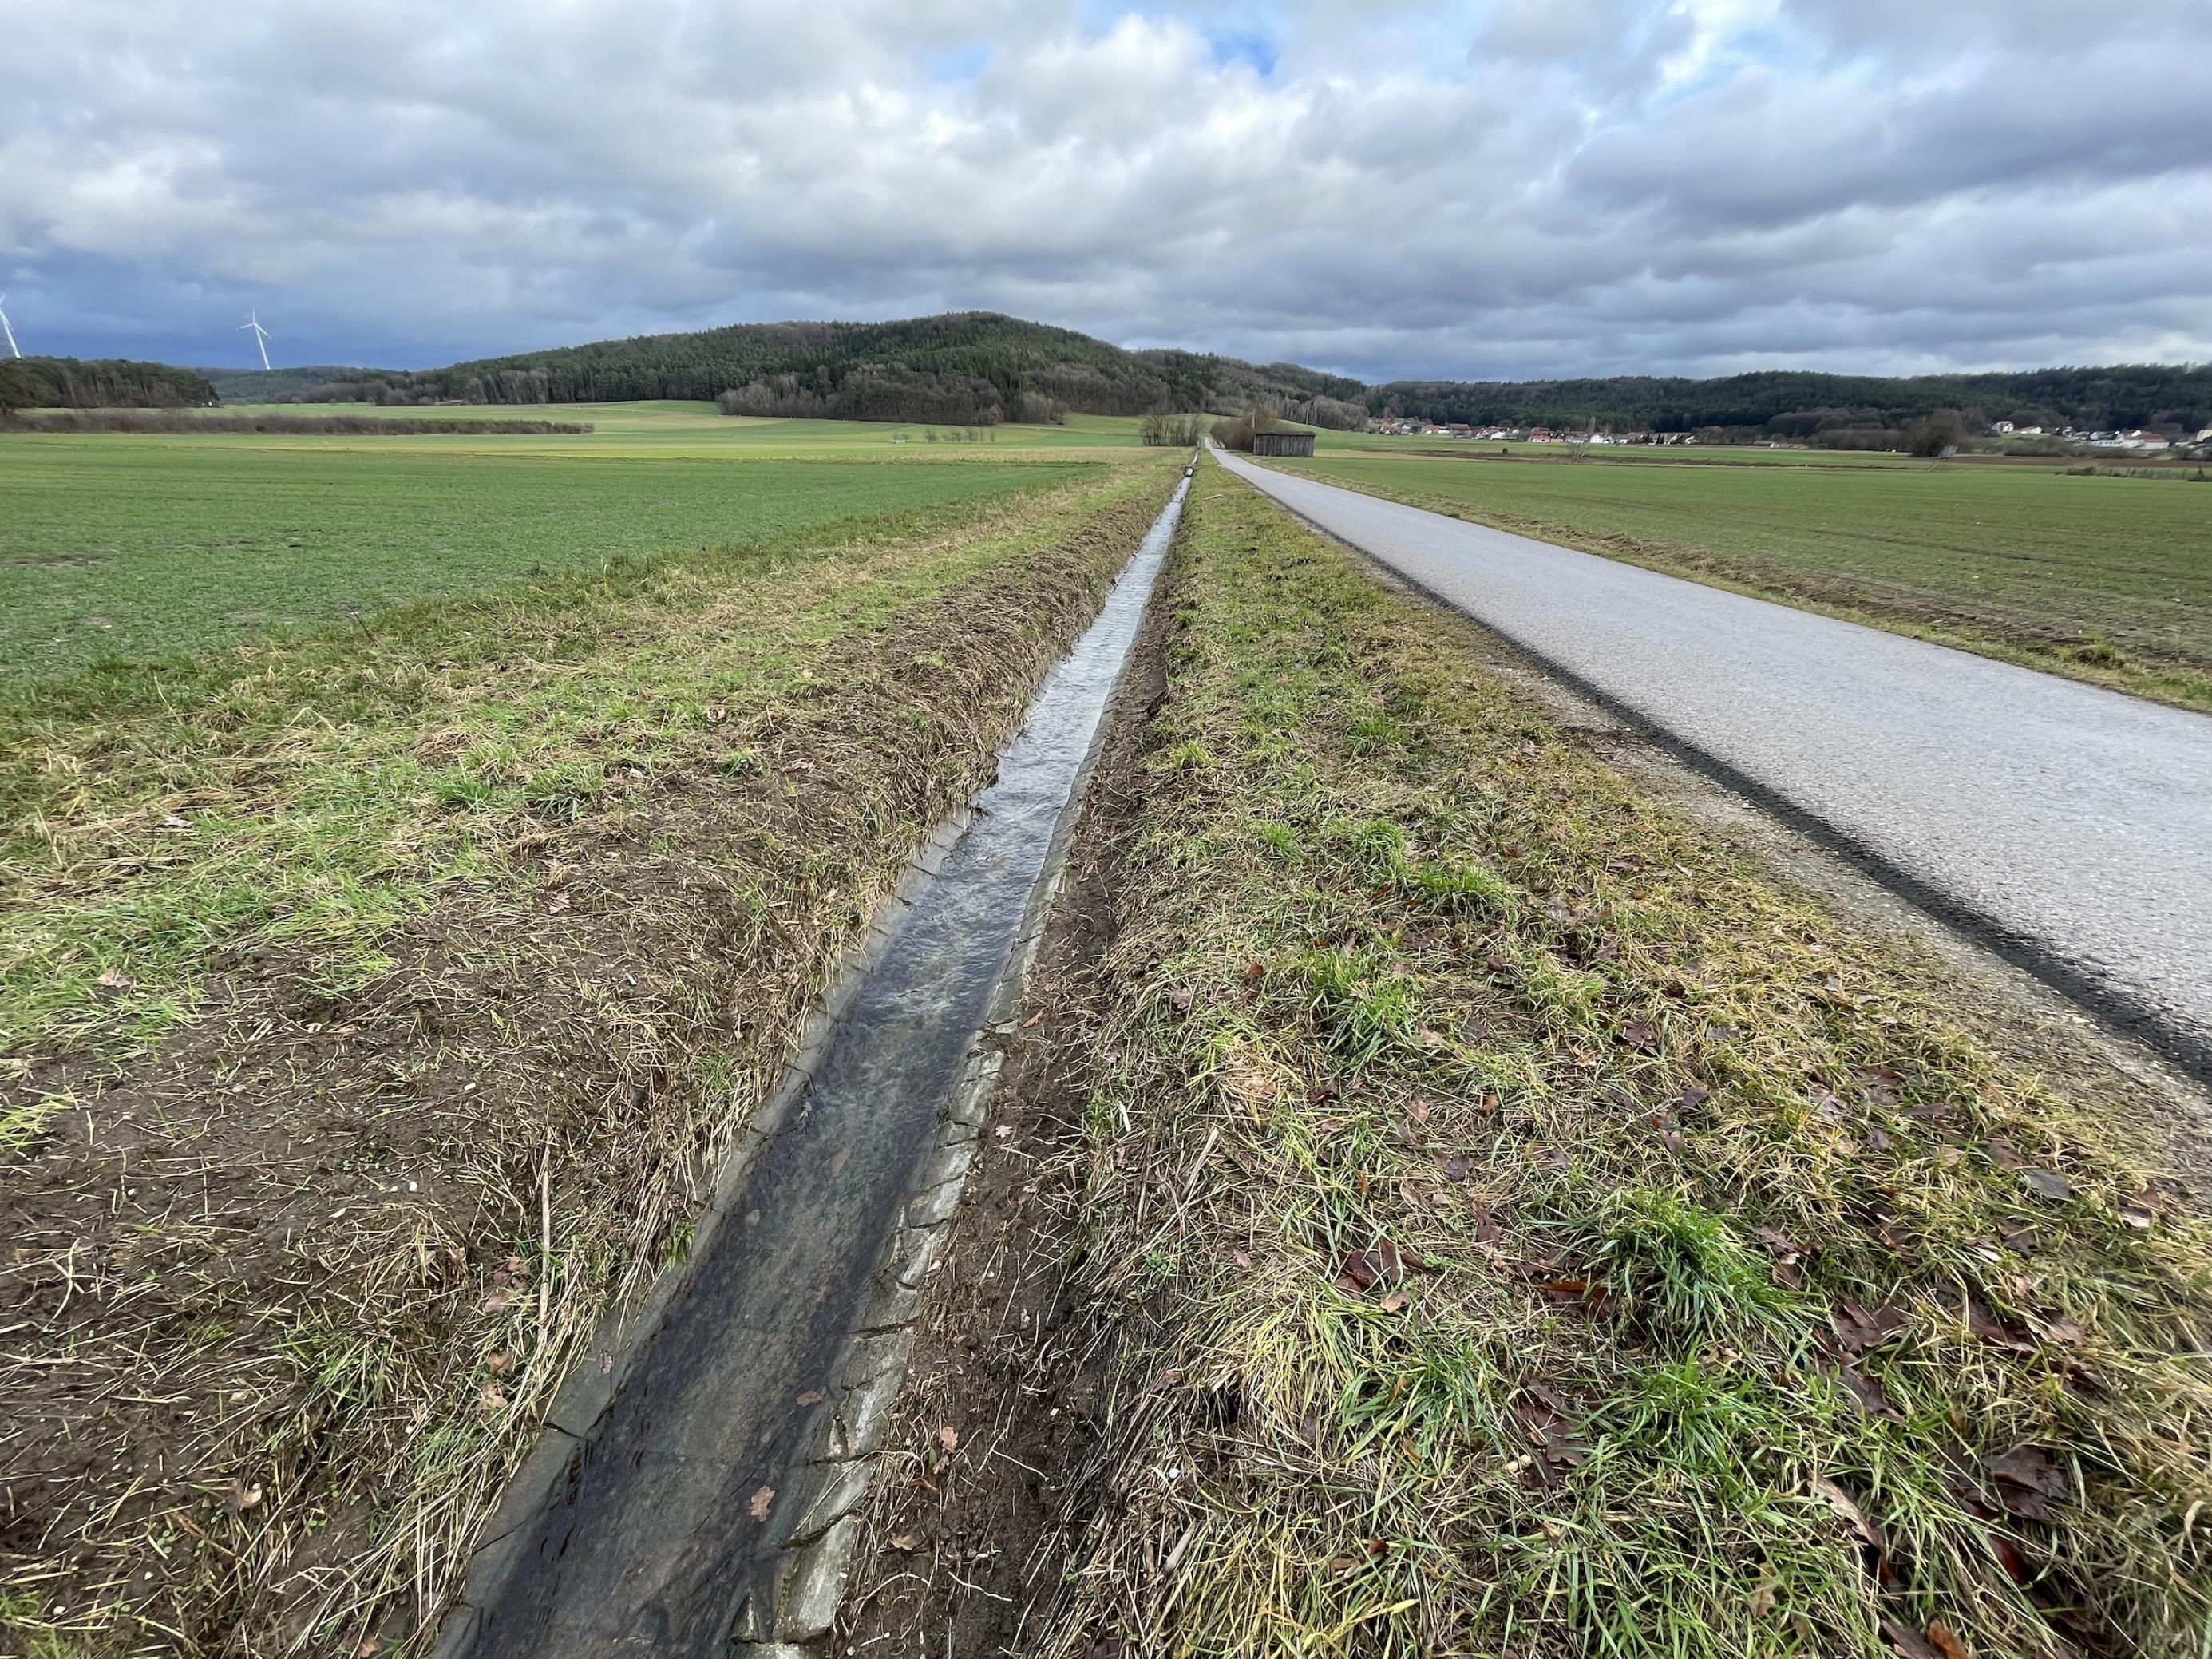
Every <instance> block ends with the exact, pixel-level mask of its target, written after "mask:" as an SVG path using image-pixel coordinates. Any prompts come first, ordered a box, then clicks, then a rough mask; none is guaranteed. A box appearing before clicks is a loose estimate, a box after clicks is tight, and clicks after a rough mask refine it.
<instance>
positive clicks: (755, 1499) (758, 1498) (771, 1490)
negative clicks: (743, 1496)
mask: <svg viewBox="0 0 2212 1659" xmlns="http://www.w3.org/2000/svg"><path fill="white" fill-rule="evenodd" d="M774 1503H775V1487H774V1486H763V1487H762V1488H761V1489H760V1490H759V1491H758V1492H755V1493H754V1494H753V1495H752V1497H751V1498H750V1499H749V1500H748V1501H747V1502H746V1504H745V1509H746V1511H747V1512H748V1513H749V1514H750V1515H751V1516H752V1518H753V1519H754V1520H756V1521H765V1520H767V1519H768V1511H769V1505H770V1504H774Z"/></svg>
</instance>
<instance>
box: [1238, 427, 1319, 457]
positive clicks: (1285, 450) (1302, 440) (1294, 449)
mask: <svg viewBox="0 0 2212 1659" xmlns="http://www.w3.org/2000/svg"><path fill="white" fill-rule="evenodd" d="M1313 446H1314V435H1313V434H1312V433H1310V432H1290V431H1285V430H1283V429H1282V428H1277V429H1275V430H1273V431H1271V432H1255V433H1254V434H1253V435H1252V453H1254V454H1255V455H1310V454H1312V453H1314V451H1313Z"/></svg>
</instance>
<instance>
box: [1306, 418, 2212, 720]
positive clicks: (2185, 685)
mask: <svg viewBox="0 0 2212 1659" xmlns="http://www.w3.org/2000/svg"><path fill="white" fill-rule="evenodd" d="M1387 442H1388V441H1387V440H1380V439H1374V438H1370V437H1367V436H1365V435H1350V434H1345V435H1339V434H1334V433H1332V434H1327V435H1324V436H1323V439H1322V449H1321V452H1320V453H1319V454H1317V455H1316V457H1315V459H1312V460H1311V461H1306V462H1298V463H1296V464H1294V465H1293V466H1292V468H1291V470H1294V471H1304V472H1306V473H1309V474H1310V475H1312V476H1314V477H1322V478H1327V479H1328V480H1330V481H1332V482H1334V483H1345V484H1350V485H1352V486H1354V487H1356V488H1358V489H1365V490H1369V491H1370V492H1372V493H1375V494H1377V495H1389V496H1393V497H1395V498H1397V499H1400V500H1402V501H1412V502H1413V503H1415V504H1416V505H1419V506H1423V507H1432V508H1435V509H1437V510H1439V511H1443V512H1448V513H1455V514H1456V515H1458V516H1460V517H1462V518H1466V519H1470V520H1478V521H1480V522H1481V523H1484V524H1490V525H1495V526H1499V527H1501V528H1504V529H1507V530H1514V531H1519V532H1524V533H1526V534H1528V535H1533V536H1537V537H1541V538H1543V539H1545V540H1547V541H1553V542H1558V543H1561V544H1565V545H1567V546H1571V547H1579V548H1583V549H1586V550H1589V551H1591V552H1594V553H1602V554H1606V555H1608V556H1613V557H1615V558H1622V559H1626V560H1629V561H1631V562H1634V563H1638V564H1643V565H1648V566H1650V567H1651V568H1655V569H1660V570H1667V571H1671V572H1674V573H1675V574H1680V575H1687V576H1692V577H1694V578H1696V579H1698V580H1704V581H1711V582H1715V583H1717V584H1719V585H1722V586H1732V587H1736V588H1739V589H1741V590H1743V591H1746V592H1755V593H1759V594H1763V595H1766V596H1768V597H1771V598H1777V599H1785V600H1787V601H1789V602H1790V603H1792V604H1796V605H1806V606H1808V607H1811V608H1814V609H1819V610H1824V611H1832V612H1834V613H1836V614H1838V615H1844V616H1849V617H1855V618H1857V619H1858V620H1861V621H1867V622H1873V623H1878V624H1880V625H1881V626H1883V627H1887V628H1891V629H1897V630H1899V631H1901V632H1907V633H1913V634H1917V635H1923V636H1924V637H1928V638H1933V639H1938V640H1942V641H1945V642H1947V643H1951V644H1955V645H1960V646H1964V647H1967V648H1969V649H1972V650H1977V651H1982V652H1984V653H1989V654H1992V655H1998V656H2003V657H2007V658H2008V659H2014V660H2018V661H2024V662H2029V663H2032V664H2033V665H2037V666H2040V667H2045V668H2052V669H2057V670H2058V671H2063V672H2067V673H2071V674H2075V675H2077V676H2080V677H2081V678H2091V679H2095V680H2098V681H2100V682H2101V683H2104V684H2114V685H2118V686H2121V687H2123V688H2124V689H2126V690H2132V691H2136V692H2137V693H2139V694H2142V695H2144V696H2155V697H2160V698H2162V699H2165V700H2167V701H2171V702H2179V703H2183V704H2185V705H2188V706H2191V707H2196V708H2212V486H2199V485H2194V484H2191V483H2188V482H2187V481H2186V480H2185V477H2180V476H2173V477H2148V478H2112V477H2071V476H2069V475H2068V474H2066V473H2065V472H2064V471H2060V470H2057V469H2055V468H2052V469H2046V468H2043V467H2039V466H2032V465H2030V466H2022V465H1944V466H1935V465H1929V464H1928V463H1926V462H1924V461H1922V462H1915V461H1909V460H1906V459H1904V458H1901V457H1892V458H1880V457H1864V456H1852V457H1847V458H1840V459H1821V460H1820V461H1819V462H1818V463H1816V464H1812V465H1784V464H1780V463H1781V462H1782V461H1783V460H1784V459H1785V457H1784V456H1780V455H1776V454H1775V453H1773V452H1759V451H1751V452H1745V453H1747V454H1765V455H1768V456H1770V457H1771V459H1774V460H1775V461H1776V463H1777V464H1774V465H1751V464H1742V465H1664V464H1660V463H1657V462H1642V463H1632V464H1621V463H1620V462H1617V461H1614V460H1612V459H1607V460H1598V459H1590V460H1588V461H1583V462H1576V461H1569V460H1565V459H1546V460H1541V461H1539V460H1535V459H1523V458H1521V457H1509V458H1505V459H1499V458H1498V456H1497V454H1496V451H1495V447H1492V448H1491V449H1490V452H1489V453H1488V454H1487V455H1484V454H1482V453H1464V452H1463V453H1458V454H1405V453H1398V454H1391V453H1380V446H1382V445H1383V444H1385V443H1387ZM1523 453H1524V455H1525V453H1526V452H1523ZM1812 453H1813V452H1803V453H1796V452H1791V453H1788V455H1787V456H1786V459H1788V460H1795V461H1800V462H1802V461H1804V460H1805V459H1806V457H1807V456H1808V455H1810V454H1812Z"/></svg>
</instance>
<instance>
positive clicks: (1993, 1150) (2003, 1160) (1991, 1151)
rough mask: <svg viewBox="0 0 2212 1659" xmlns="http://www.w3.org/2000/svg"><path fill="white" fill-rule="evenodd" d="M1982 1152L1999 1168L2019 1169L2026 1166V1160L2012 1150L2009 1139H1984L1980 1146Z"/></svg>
mask: <svg viewBox="0 0 2212 1659" xmlns="http://www.w3.org/2000/svg"><path fill="white" fill-rule="evenodd" d="M1982 1152H1983V1155H1984V1157H1986V1158H1988V1159H1989V1161H1990V1163H1992V1164H1996V1166H1997V1168H1999V1169H2000V1170H2021V1169H2025V1168H2027V1159H2026V1158H2022V1157H2021V1155H2020V1154H2019V1153H2018V1152H2015V1151H2014V1150H2013V1147H2012V1144H2011V1143H2010V1142H2009V1141H2003V1140H1990V1141H1985V1142H1984V1143H1983V1146H1982Z"/></svg>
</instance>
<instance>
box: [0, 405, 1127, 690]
mask: <svg viewBox="0 0 2212 1659" xmlns="http://www.w3.org/2000/svg"><path fill="white" fill-rule="evenodd" d="M388 412H389V413H392V414H395V415H404V414H410V413H412V412H414V411H410V410H393V411H388ZM454 412H455V413H456V414H459V415H465V414H467V413H468V411H467V410H459V411H454ZM495 412H496V411H495ZM590 418H591V419H592V422H593V425H594V427H595V428H596V429H595V430H594V431H593V432H592V433H590V434H587V435H576V436H549V437H537V438H532V437H489V436H488V437H484V438H481V439H478V438H473V437H471V436H468V435H454V436H447V435H427V436H399V435H395V436H393V437H392V438H389V439H380V438H368V439H362V438H356V437H347V438H322V437H267V438H263V437H248V436H238V435H220V436H205V437H203V436H197V435H190V436H175V435H152V436H133V435H82V436H80V435H42V434H41V435H11V436H9V437H8V438H6V439H4V440H0V497H4V498H5V499H6V501H7V502H8V505H9V511H8V513H6V515H5V517H4V519H0V691H4V690H6V689H7V688H8V687H9V686H10V685H14V686H18V687H20V686H21V685H23V684H26V683H28V682H32V681H37V680H41V679H46V678H52V677H54V676H57V675H59V674H64V673H67V672H70V671H73V670H76V669H81V668H82V667H84V666H86V665H90V664H93V663H95V662H100V661H121V662H137V661H143V660H147V659H153V658H159V657H166V656H174V655H176V654H178V653H196V652H199V651H202V650H204V649H206V648H208V647H211V646H219V645H224V644H229V643H232V642H234V641H240V640H245V639H250V638H252V637H254V636H256V635H260V634H264V633H267V632H270V631H272V630H277V629H289V628H296V627H299V626H301V625H313V624H318V623H329V622H332V621H340V620H346V619H351V618H357V617H363V616H366V615H368V614H370V613H373V612H374V611H379V610H380V609H383V608H384V607H386V606H388V605H394V604H398V603H400V602H403V601H405V600H410V599H438V598H443V597H448V596H451V595H453V594H458V593H464V592H474V591H477V590H480V589H482V588H483V587H486V586H490V585H493V584H496V583H499V582H501V581H507V580H513V579H516V578H520V577H524V576H527V575H529V574H533V573H566V572H569V571H574V570H576V569H579V568H593V567H596V566H599V565H603V564H605V563H606V562H609V561H611V560H615V559H620V558H625V557H630V558H635V557H638V556H644V555H647V554H651V553H655V552H659V551H661V550H667V549H671V548H686V547H706V546H718V545H731V544H738V543H742V542H744V541H746V540H749V539H751V538H756V537H760V536H771V535H776V534H780V533H782V532H787V531H792V530H797V529H800V528H804V527H805V526H811V525H819V524H826V523H829V522H833V521H836V520H846V519H857V518H863V517H868V516H871V515H874V514H878V513H896V512H900V511H903V510H906V509H908V508H912V507H928V506H932V505H934V504H938V503H943V502H949V501H959V500H965V499H970V498H974V497H977V496H981V495H992V494H996V493H1000V492H1003V491H1007V490H1016V489H1030V488H1038V487H1048V486H1050V485H1052V484H1054V483H1060V482H1064V481H1065V480H1066V478H1067V477H1070V476H1071V471H1072V470H1075V469H1081V468H1084V467H1085V466H1090V465H1097V463H1098V461H1099V459H1101V458H1102V457H1112V456H1116V455H1118V456H1120V457H1122V458H1127V457H1129V456H1130V455H1131V454H1132V453H1133V451H1132V450H1131V448H1130V447H1129V445H1130V444H1131V443H1132V442H1133V437H1134V433H1133V422H1121V423H1119V424H1118V425H1117V426H1115V427H1111V428H1103V429H1102V428H1099V427H1098V426H1097V425H1096V424H1092V425H1090V426H1086V427H1085V428H1083V429H1081V430H1074V431H1063V430H1061V429H1059V428H1053V429H1052V430H1051V433H1050V439H1051V441H1026V440H1024V441H1008V442H1006V443H1004V444H999V445H994V444H988V443H970V442H959V443H945V444H942V445H931V444H928V443H926V442H924V441H921V436H920V434H921V431H922V428H914V429H912V434H911V437H912V441H907V442H895V440H897V439H900V438H902V437H907V436H909V434H908V432H907V431H906V429H903V428H883V427H856V425H855V423H854V422H827V421H812V422H791V421H781V422H778V421H757V422H754V421H738V420H732V419H730V418H727V417H725V416H718V415H714V414H713V413H712V412H711V411H709V412H708V413H706V414H703V415H702V414H699V413H697V412H696V411H693V410H686V409H683V408H678V409H675V410H653V409H650V408H647V409H643V410H640V409H638V408H635V407H632V408H629V409H624V408H621V407H617V408H614V409H611V410H596V409H595V410H592V411H590ZM824 428H835V429H834V430H826V431H825V430H824ZM1115 441H1118V444H1119V447H1115Z"/></svg>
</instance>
